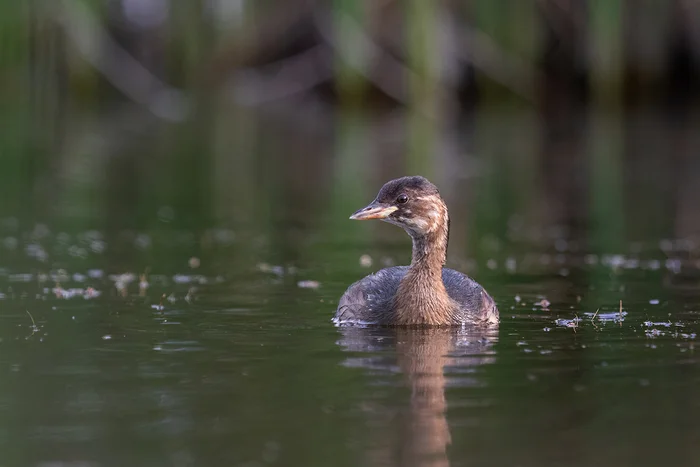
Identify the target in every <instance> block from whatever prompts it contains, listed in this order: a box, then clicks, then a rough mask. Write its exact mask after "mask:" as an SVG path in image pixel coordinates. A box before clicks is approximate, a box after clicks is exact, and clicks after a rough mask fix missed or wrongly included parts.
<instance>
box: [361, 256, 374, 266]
mask: <svg viewBox="0 0 700 467" xmlns="http://www.w3.org/2000/svg"><path fill="white" fill-rule="evenodd" d="M360 266H362V267H363V268H369V267H371V266H372V257H371V256H370V255H362V256H360Z"/></svg>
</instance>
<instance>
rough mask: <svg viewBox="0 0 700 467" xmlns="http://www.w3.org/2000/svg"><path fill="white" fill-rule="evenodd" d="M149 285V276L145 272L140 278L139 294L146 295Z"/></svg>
mask: <svg viewBox="0 0 700 467" xmlns="http://www.w3.org/2000/svg"><path fill="white" fill-rule="evenodd" d="M148 287H149V284H148V276H146V274H145V273H144V274H141V277H140V278H139V295H140V296H142V297H144V296H145V295H146V291H147V290H148Z"/></svg>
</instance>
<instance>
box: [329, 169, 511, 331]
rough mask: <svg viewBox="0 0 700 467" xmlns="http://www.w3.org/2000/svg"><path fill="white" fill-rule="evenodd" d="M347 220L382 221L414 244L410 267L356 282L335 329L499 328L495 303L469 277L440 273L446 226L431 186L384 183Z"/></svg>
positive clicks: (408, 180) (418, 181)
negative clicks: (391, 327) (369, 200)
mask: <svg viewBox="0 0 700 467" xmlns="http://www.w3.org/2000/svg"><path fill="white" fill-rule="evenodd" d="M350 219H354V220H368V219H380V220H383V221H385V222H389V223H390V224H394V225H398V226H399V227H401V228H403V229H404V230H405V231H406V232H407V233H408V235H410V236H411V238H412V239H413V255H412V257H411V265H410V266H397V267H391V268H386V269H382V270H380V271H377V272H376V273H374V274H370V275H369V276H367V277H365V278H363V279H361V280H359V281H357V282H355V283H354V284H352V285H351V286H350V287H348V289H347V290H346V291H345V293H344V294H343V296H342V297H341V298H340V302H339V303H338V309H337V310H336V313H335V317H334V318H333V322H334V323H336V324H338V325H358V324H359V325H370V324H374V325H384V326H406V325H408V326H410V325H424V326H457V325H490V324H497V323H498V321H499V318H498V309H497V308H496V303H495V302H494V300H493V298H491V296H490V295H489V294H488V293H487V292H486V291H485V290H484V289H483V287H481V286H480V285H479V284H478V283H476V282H475V281H474V280H472V279H471V278H470V277H469V276H467V275H465V274H462V273H461V272H458V271H455V270H454V269H448V268H444V267H443V266H444V264H445V259H446V254H447V243H448V240H449V229H450V220H449V216H448V213H447V206H446V205H445V202H444V201H443V200H442V198H441V197H440V193H439V192H438V189H437V187H436V186H435V185H433V184H432V183H430V182H429V181H428V180H427V179H425V178H423V177H419V176H416V177H402V178H398V179H396V180H391V181H389V182H387V183H386V184H385V185H384V186H383V187H382V189H381V190H379V194H378V195H377V197H376V198H375V199H374V201H372V202H371V203H370V204H369V205H368V206H366V207H364V208H362V209H360V210H359V211H357V212H355V213H354V214H353V215H352V216H350Z"/></svg>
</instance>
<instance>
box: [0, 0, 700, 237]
mask: <svg viewBox="0 0 700 467" xmlns="http://www.w3.org/2000/svg"><path fill="white" fill-rule="evenodd" d="M697 18H700V6H699V5H698V4H697V3H696V2H684V1H680V0H679V1H668V2H659V1H623V0H605V1H603V0H599V1H593V0H591V1H581V2H579V1H553V0H552V1H546V0H541V1H514V0H510V1H508V0H498V1H494V0H486V1H480V0H472V1H439V2H422V1H418V0H413V1H410V0H406V1H393V0H384V1H359V0H335V1H332V2H331V1H310V0H289V1H285V2H273V1H246V0H228V1H227V0H210V1H204V0H199V1H197V0H192V1H185V2H174V1H168V0H140V1H136V0H109V1H106V0H105V1H97V0H92V1H80V0H57V1H55V2H44V1H21V2H3V4H2V5H1V6H0V22H1V23H0V69H1V71H0V80H2V81H1V86H0V99H1V102H2V106H1V107H0V115H1V116H2V121H3V125H2V129H1V130H0V131H1V133H0V190H1V192H0V193H1V195H2V196H0V212H1V213H3V214H4V215H6V216H15V217H17V218H18V219H19V220H20V221H21V222H23V223H25V222H26V223H27V225H28V226H31V225H33V223H34V222H37V221H41V222H49V223H55V222H65V223H71V222H77V223H80V222H82V223H83V224H79V225H78V226H80V225H84V224H89V225H91V226H97V227H101V225H104V227H105V228H109V226H110V225H112V226H120V227H134V228H135V227H139V228H143V227H146V226H147V224H148V223H149V222H152V221H153V220H154V219H156V218H157V216H156V213H157V212H158V209H160V208H161V207H163V206H166V207H169V208H172V209H174V211H175V212H177V213H178V216H177V223H180V224H181V225H179V226H180V227H183V228H188V229H191V228H195V227H196V228H201V227H206V226H210V225H215V224H218V223H220V222H221V221H222V219H227V220H228V221H231V222H233V223H236V224H246V223H252V224H254V225H258V226H260V225H267V224H268V223H271V224H275V223H276V222H283V223H284V222H287V223H291V224H294V225H296V226H297V227H299V226H302V227H303V226H307V225H314V222H316V223H318V222H322V221H323V222H325V221H327V220H333V219H335V220H338V222H340V224H339V227H338V229H340V231H338V230H336V231H335V232H334V233H333V235H343V232H342V230H343V229H345V227H342V226H347V223H345V222H344V220H345V218H346V214H347V213H348V212H351V211H353V210H354V209H355V208H356V207H357V206H358V205H360V204H362V203H364V202H365V201H367V200H368V199H371V197H372V196H373V195H374V193H375V192H376V190H377V189H378V188H379V186H381V184H382V183H383V182H384V181H386V180H387V179H389V178H393V177H396V176H399V175H403V174H407V173H420V174H423V175H425V176H427V177H429V178H431V179H433V181H434V182H435V183H436V184H438V186H440V187H441V188H442V189H443V191H444V192H445V194H446V197H447V198H448V200H449V201H450V203H451V204H452V205H455V206H456V207H455V208H456V209H459V210H460V214H459V215H457V216H454V215H453V219H454V221H455V223H456V224H457V226H456V227H455V229H456V230H457V231H458V232H461V234H457V236H458V237H464V238H467V237H468V234H475V235H472V237H479V236H484V235H492V236H495V237H497V238H503V237H504V234H505V233H507V231H508V225H509V224H508V223H509V222H510V224H511V227H512V225H514V224H515V225H517V226H518V227H519V230H520V231H522V232H525V231H527V230H528V228H530V230H531V231H533V229H534V231H538V232H542V231H544V229H545V227H546V226H550V225H556V226H561V227H563V228H565V229H567V231H571V232H573V235H576V236H582V239H583V241H584V242H585V243H586V244H587V245H589V246H590V247H592V248H596V249H597V248H602V249H607V248H609V249H616V248H619V247H621V246H622V245H625V244H626V243H625V242H626V241H634V240H640V239H643V240H646V239H655V238H663V237H673V238H676V237H686V236H689V235H693V234H695V233H696V232H697V227H698V224H699V222H698V214H697V210H696V209H694V201H693V200H694V199H695V196H694V195H695V194H696V190H697V189H696V188H695V187H694V185H695V183H694V180H695V179H696V178H695V177H696V175H697V172H698V164H697V163H696V162H695V156H694V155H695V154H697V153H698V149H699V146H700V143H699V141H698V139H699V138H698V136H697V135H698V132H697V131H695V128H696V125H697V121H698V113H697V104H698V79H697V78H698V69H699V68H698V63H700V61H699V60H700V41H698V40H697V37H698V33H699V31H700V26H698V21H697ZM100 223H102V224H100ZM535 233H536V232H535ZM462 234H463V235H462Z"/></svg>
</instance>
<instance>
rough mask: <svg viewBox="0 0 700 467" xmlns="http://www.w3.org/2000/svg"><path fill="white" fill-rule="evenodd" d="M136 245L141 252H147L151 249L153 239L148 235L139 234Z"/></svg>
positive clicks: (135, 241)
mask: <svg viewBox="0 0 700 467" xmlns="http://www.w3.org/2000/svg"><path fill="white" fill-rule="evenodd" d="M134 245H135V246H136V248H139V249H141V250H147V249H148V248H150V247H151V237H150V236H148V235H146V234H138V235H137V236H136V238H135V239H134Z"/></svg>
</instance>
